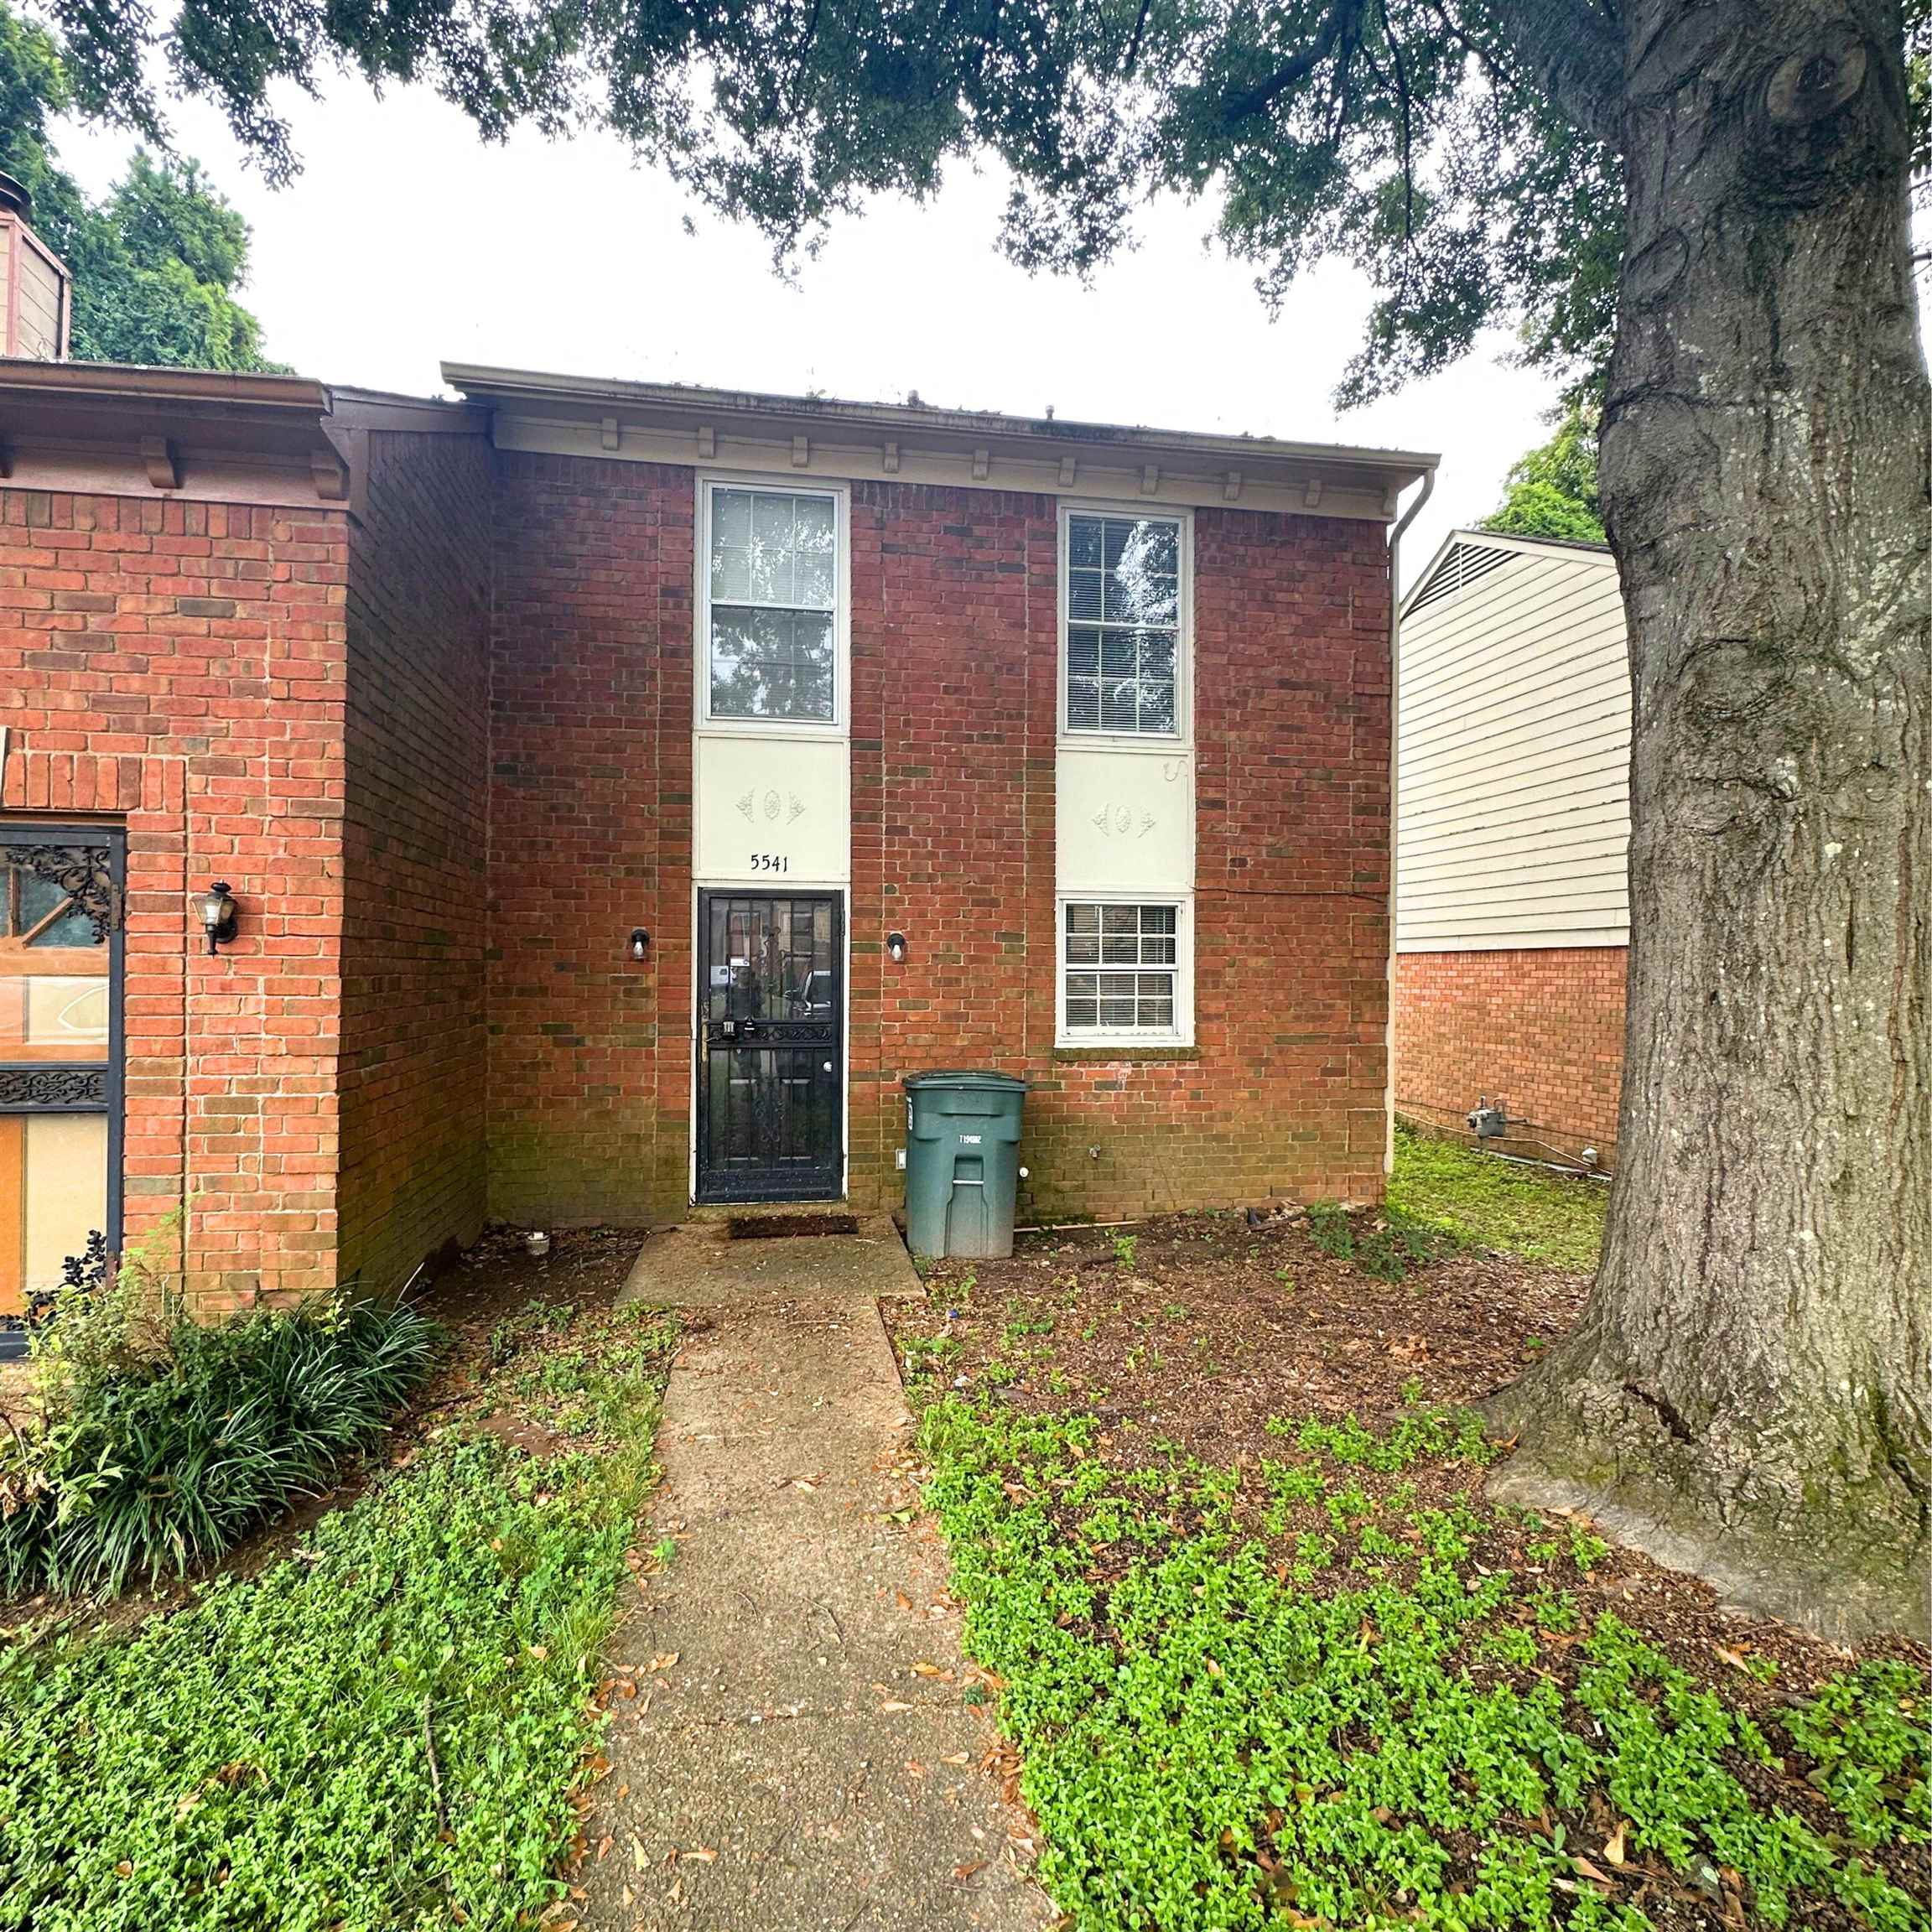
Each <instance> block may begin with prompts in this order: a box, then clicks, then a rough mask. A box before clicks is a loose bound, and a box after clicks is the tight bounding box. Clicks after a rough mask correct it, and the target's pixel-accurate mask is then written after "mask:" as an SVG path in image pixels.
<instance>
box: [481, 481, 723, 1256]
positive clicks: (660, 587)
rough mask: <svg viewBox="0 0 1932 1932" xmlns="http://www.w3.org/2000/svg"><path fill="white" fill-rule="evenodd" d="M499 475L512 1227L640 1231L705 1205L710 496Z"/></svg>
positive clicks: (503, 1165)
mask: <svg viewBox="0 0 1932 1932" xmlns="http://www.w3.org/2000/svg"><path fill="white" fill-rule="evenodd" d="M497 461H498V464H499V466H500V468H499V487H498V494H497V501H496V535H495V564H496V579H495V581H496V590H495V615H494V619H493V624H492V632H491V656H492V676H491V767H490V768H491V833H490V906H491V953H490V965H489V1023H490V1092H489V1120H490V1206H491V1213H493V1214H496V1215H498V1216H501V1217H502V1218H505V1219H507V1220H510V1221H513V1222H532V1221H539V1222H540V1221H550V1222H583V1221H609V1222H613V1223H639V1222H642V1221H645V1220H647V1219H649V1218H652V1216H653V1215H657V1216H660V1217H662V1216H671V1215H676V1214H678V1213H681V1212H682V1211H683V1207H684V1205H685V1202H687V1200H688V1186H687V1182H686V1171H687V1162H688V1142H687V1132H688V1128H687V1121H688V1109H689V1093H690V1078H691V1074H690V1062H689V1058H688V1041H689V1030H690V1011H691V998H692V963H691V654H692V629H691V626H692V611H691V596H692V561H693V473H692V472H691V471H690V470H682V469H671V468H662V469H661V468H657V467H655V466H652V465H644V464H637V463H623V462H609V461H602V460H595V461H587V460H580V459H575V458H568V457H557V456H529V455H519V454H502V455H500V456H499V457H498V459H497ZM635 926H642V927H646V928H647V930H648V931H649V932H650V933H651V935H652V946H651V958H649V959H648V960H647V962H645V963H642V964H638V963H634V962H633V961H632V960H631V958H630V956H629V952H628V942H629V938H630V934H631V928H632V927H635ZM660 1049H662V1050H660Z"/></svg>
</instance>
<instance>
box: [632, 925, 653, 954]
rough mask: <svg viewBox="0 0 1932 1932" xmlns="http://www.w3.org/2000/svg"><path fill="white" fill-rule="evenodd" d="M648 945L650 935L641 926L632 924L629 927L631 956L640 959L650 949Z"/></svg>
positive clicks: (649, 943)
mask: <svg viewBox="0 0 1932 1932" xmlns="http://www.w3.org/2000/svg"><path fill="white" fill-rule="evenodd" d="M650 947H651V935H650V934H649V933H648V932H646V931H645V930H644V928H643V927H641V926H633V927H631V958H633V959H641V958H643V957H644V956H645V954H646V953H647V952H648V951H649V950H650Z"/></svg>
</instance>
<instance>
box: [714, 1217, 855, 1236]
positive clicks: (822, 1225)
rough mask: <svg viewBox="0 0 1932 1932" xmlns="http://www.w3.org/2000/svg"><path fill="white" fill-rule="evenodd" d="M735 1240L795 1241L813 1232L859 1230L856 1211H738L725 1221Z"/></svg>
mask: <svg viewBox="0 0 1932 1932" xmlns="http://www.w3.org/2000/svg"><path fill="white" fill-rule="evenodd" d="M725 1232H726V1233H728V1234H729V1235H730V1237H731V1239H733V1240H734V1241H792V1240H798V1239H802V1238H804V1237H806V1236H809V1235H813V1234H856V1233H858V1232H859V1217H858V1216H857V1215H856V1214H734V1215H733V1216H732V1217H731V1218H730V1220H729V1221H727V1222H726V1223H725Z"/></svg>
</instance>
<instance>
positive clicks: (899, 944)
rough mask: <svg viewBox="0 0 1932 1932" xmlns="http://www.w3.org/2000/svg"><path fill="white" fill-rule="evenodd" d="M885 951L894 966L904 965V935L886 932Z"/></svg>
mask: <svg viewBox="0 0 1932 1932" xmlns="http://www.w3.org/2000/svg"><path fill="white" fill-rule="evenodd" d="M886 951H887V952H888V953H891V955H892V963H893V964H894V965H895V966H903V965H904V964H905V963H906V935H905V934H904V933H903V932H888V933H887V934H886Z"/></svg>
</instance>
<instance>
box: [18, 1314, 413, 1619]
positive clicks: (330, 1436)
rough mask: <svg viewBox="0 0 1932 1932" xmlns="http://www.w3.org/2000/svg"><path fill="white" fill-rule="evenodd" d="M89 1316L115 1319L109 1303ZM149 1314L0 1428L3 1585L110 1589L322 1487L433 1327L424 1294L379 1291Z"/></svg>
mask: <svg viewBox="0 0 1932 1932" xmlns="http://www.w3.org/2000/svg"><path fill="white" fill-rule="evenodd" d="M91 1318H92V1319H95V1320H96V1321H97V1322H99V1323H101V1325H102V1326H106V1323H107V1321H108V1318H109V1315H108V1311H106V1309H99V1310H96V1311H94V1315H93V1317H91ZM63 1320H65V1317H64V1316H63V1317H58V1318H57V1319H56V1321H55V1325H54V1326H55V1329H56V1331H57V1330H58V1329H59V1327H60V1324H61V1322H62V1321H63ZM151 1326H152V1329H153V1335H152V1336H151V1337H150V1338H149V1340H148V1344H147V1345H146V1346H144V1347H143V1348H141V1349H139V1350H135V1349H132V1348H127V1347H124V1346H122V1345H120V1344H116V1345H114V1346H112V1347H111V1348H106V1349H103V1350H101V1352H100V1353H99V1354H98V1355H97V1356H96V1354H94V1353H88V1355H87V1357H86V1361H85V1363H84V1364H82V1365H80V1366H74V1365H72V1364H71V1363H70V1369H69V1373H68V1374H66V1375H65V1378H64V1379H61V1380H60V1381H59V1382H57V1384H56V1385H55V1394H54V1396H53V1399H52V1400H51V1402H50V1405H49V1412H48V1414H47V1415H46V1417H45V1419H44V1420H43V1421H41V1422H39V1424H37V1425H35V1426H34V1427H32V1428H31V1429H29V1430H28V1431H24V1432H21V1431H16V1432H15V1433H14V1434H13V1436H12V1437H11V1439H10V1440H7V1441H0V1589H4V1590H5V1591H7V1592H9V1593H21V1592H26V1591H29V1590H33V1589H39V1588H45V1589H51V1590H55V1591H58V1592H62V1593H65V1594H73V1593H76V1592H96V1591H98V1592H104V1593H106V1594H110V1595H112V1594H114V1593H116V1592H119V1591H120V1590H122V1588H123V1587H125V1586H126V1584H127V1581H128V1579H129V1578H130V1577H131V1576H136V1575H138V1574H143V1573H146V1574H151V1575H162V1574H165V1573H169V1572H172V1573H173V1574H174V1575H176V1576H179V1575H181V1574H183V1573H184V1572H185V1571H187V1569H188V1568H189V1566H190V1565H191V1564H194V1563H197V1562H200V1561H205V1560H206V1559H208V1558H210V1557H213V1556H217V1555H220V1554H221V1552H222V1551H223V1550H227V1549H229V1548H231V1546H232V1545H234V1544H235V1543H236V1541H238V1540H240V1539H241V1537H242V1536H243V1535H246V1534H247V1532H248V1531H249V1530H250V1529H253V1528H255V1527H256V1526H257V1524H261V1523H262V1522H265V1521H267V1519H269V1518H271V1517H273V1516H274V1515H276V1514H278V1513H279V1512H280V1511H281V1510H283V1509H285V1508H286V1507H287V1506H288V1504H289V1503H290V1502H292V1501H293V1499H294V1498H297V1497H298V1496H301V1495H304V1494H312V1493H315V1492H317V1491H319V1490H320V1489H322V1488H326V1487H327V1485H328V1483H329V1482H330V1479H331V1478H333V1476H334V1475H335V1472H336V1471H337V1469H338V1468H339V1467H340V1464H341V1462H342V1460H343V1459H344V1457H346V1456H348V1455H349V1454H351V1452H353V1451H355V1450H356V1449H358V1448H361V1447H362V1446H365V1445H366V1444H367V1442H368V1441H370V1440H371V1438H372V1437H373V1436H375V1435H376V1433H377V1431H379V1430H380V1429H381V1427H382V1425H383V1423H384V1422H385V1421H386V1420H387V1419H388V1417H389V1415H390V1414H391V1412H392V1410H393V1409H394V1408H395V1406H396V1405H397V1402H398V1401H400V1400H401V1399H402V1397H403V1394H405V1393H406V1392H407V1391H408V1389H409V1388H410V1387H411V1386H412V1384H414V1383H415V1382H416V1381H417V1380H418V1379H419V1378H420V1376H421V1375H422V1374H423V1371H424V1370H425V1369H426V1368H427V1367H428V1364H429V1362H430V1360H431V1359H432V1358H433V1356H434V1353H435V1349H436V1345H437V1340H438V1336H439V1331H438V1330H437V1328H436V1326H435V1324H434V1322H430V1321H429V1320H428V1318H427V1317H424V1316H423V1315H421V1314H419V1313H418V1311H416V1310H414V1309H413V1308H409V1307H406V1306H402V1305H400V1304H398V1303H395V1302H387V1301H362V1302H358V1303H355V1304H352V1305H344V1304H341V1303H339V1302H333V1301H332V1302H328V1303H324V1304H319V1305H311V1306H306V1307H303V1308H299V1309H295V1310H273V1311H271V1310H263V1311H258V1312H257V1313H254V1314H252V1315H247V1316H243V1317H239V1318H237V1319H236V1320H232V1321H230V1322H223V1323H221V1324H220V1325H219V1326H214V1327H204V1326H203V1325H201V1324H200V1323H199V1322H195V1321H193V1320H192V1319H190V1317H188V1316H187V1315H186V1314H185V1313H184V1312H182V1311H179V1310H175V1311H173V1312H172V1313H171V1314H169V1316H167V1317H165V1318H157V1319H155V1320H154V1321H153V1322H152V1324H151Z"/></svg>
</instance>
